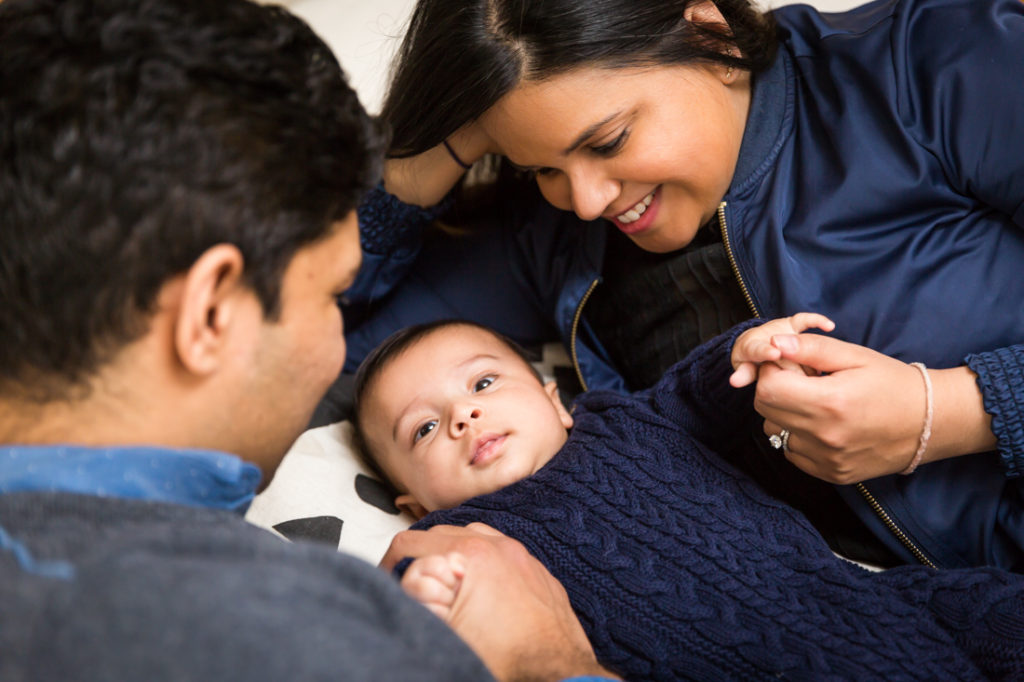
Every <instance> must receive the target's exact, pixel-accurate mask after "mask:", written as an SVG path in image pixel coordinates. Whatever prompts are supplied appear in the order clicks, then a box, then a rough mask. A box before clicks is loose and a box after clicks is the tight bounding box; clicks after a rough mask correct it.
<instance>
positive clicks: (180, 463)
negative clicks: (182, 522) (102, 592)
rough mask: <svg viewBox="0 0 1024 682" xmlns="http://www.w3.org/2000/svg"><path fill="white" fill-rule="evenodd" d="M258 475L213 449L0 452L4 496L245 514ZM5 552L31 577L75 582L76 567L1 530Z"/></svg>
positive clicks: (16, 448) (19, 448)
mask: <svg viewBox="0 0 1024 682" xmlns="http://www.w3.org/2000/svg"><path fill="white" fill-rule="evenodd" d="M259 482H260V470H259V469H258V468H257V467H255V466H253V465H252V464H249V463H248V462H243V461H242V460H241V459H239V458H238V457H235V456H234V455H228V454H224V453H221V452H213V451H209V450H173V449H170V448H157V447H144V446H124V447H106V448H96V447H84V446H80V445H9V446H4V447H0V495H3V494H6V493H16V492H61V493H75V494H79V495H95V496H98V497H116V498H123V499H131V500H149V501H152V502H167V503H171V504H183V505H188V506H195V507H208V508H211V509H225V510H228V511H233V512H236V513H238V514H244V513H245V511H246V510H247V509H248V508H249V504H250V503H251V502H252V500H253V497H255V496H256V488H257V486H258V485H259ZM0 548H2V549H4V550H7V551H10V552H11V553H12V554H13V555H14V556H15V558H16V559H17V560H18V562H19V563H20V564H21V566H22V568H23V569H24V570H26V571H28V572H31V573H36V574H38V575H44V576H48V577H51V578H56V579H60V580H71V579H73V577H74V575H75V569H74V566H72V565H71V564H69V563H68V562H66V561H59V560H57V561H41V560H37V559H36V558H35V557H33V556H32V553H31V552H29V550H28V549H27V548H26V547H25V546H24V545H22V544H21V543H20V542H19V541H18V540H17V539H16V538H14V537H13V536H11V535H10V534H9V533H8V532H7V531H6V530H5V529H4V528H3V527H2V526H0Z"/></svg>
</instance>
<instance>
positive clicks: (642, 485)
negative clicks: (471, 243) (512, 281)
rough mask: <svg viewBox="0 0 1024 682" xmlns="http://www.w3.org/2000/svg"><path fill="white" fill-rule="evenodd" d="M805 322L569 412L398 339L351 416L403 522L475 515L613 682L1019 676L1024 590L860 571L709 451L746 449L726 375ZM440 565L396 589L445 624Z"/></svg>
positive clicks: (496, 369) (488, 353) (448, 352)
mask: <svg viewBox="0 0 1024 682" xmlns="http://www.w3.org/2000/svg"><path fill="white" fill-rule="evenodd" d="M812 327H814V328H820V329H823V330H826V331H828V330H831V328H832V324H831V322H830V321H829V320H827V319H826V318H824V317H821V316H818V315H813V314H807V313H802V314H799V315H795V316H793V317H790V318H784V319H780V320H774V321H771V322H767V323H764V324H759V323H757V322H751V323H747V324H745V325H741V326H740V327H737V328H736V329H734V330H732V331H731V332H729V333H727V334H725V335H723V336H721V337H719V338H717V339H714V340H712V341H710V342H708V343H707V344H705V345H704V346H702V347H700V348H698V349H696V350H695V351H694V352H693V353H692V354H691V355H690V356H688V357H687V358H686V359H685V360H683V361H682V362H680V363H679V364H677V365H676V366H674V367H673V368H672V369H670V370H669V371H668V372H667V373H666V374H665V376H664V377H663V379H662V380H661V381H659V382H658V384H656V385H655V386H654V387H652V388H651V389H648V390H645V391H641V392H639V393H636V394H634V395H632V396H625V395H621V394H617V393H612V392H607V391H595V392H591V393H588V394H584V395H582V396H580V397H579V398H578V400H577V404H576V405H575V407H574V410H573V412H572V413H571V414H570V413H569V412H568V411H567V410H566V409H565V408H564V407H563V406H562V403H561V402H560V400H559V398H558V394H557V391H556V388H555V386H554V384H553V383H548V384H544V383H542V381H541V380H540V378H539V377H538V375H537V374H536V372H535V371H534V370H533V368H532V367H531V366H530V364H529V363H528V361H527V360H526V358H525V357H523V355H522V353H521V352H520V351H519V350H518V349H517V348H516V347H515V346H514V344H512V343H510V342H509V341H508V340H506V339H504V338H502V337H500V336H499V335H497V334H495V333H493V332H491V331H489V330H487V329H484V328H482V327H479V326H476V325H474V324H470V323H466V322H442V323H436V324H431V325H424V326H419V327H414V328H410V329H407V330H403V331H401V332H398V333H397V334H396V335H394V336H392V337H391V338H390V339H388V340H387V341H385V343H384V344H383V345H382V346H381V347H380V348H378V349H377V350H376V351H375V352H374V353H373V354H371V355H370V356H369V357H368V358H367V359H366V361H365V362H364V363H363V366H362V367H360V370H359V373H358V374H357V378H356V416H355V419H354V421H355V423H356V427H357V433H358V434H359V436H360V438H361V441H362V447H363V449H364V451H365V452H366V453H367V455H368V456H369V457H370V458H371V461H372V462H374V463H375V466H376V468H377V470H378V472H379V473H380V474H382V475H383V476H384V477H385V478H386V479H387V480H388V481H390V482H391V484H392V485H394V487H395V489H396V493H397V495H396V503H397V504H398V505H399V506H401V507H402V508H404V509H406V510H409V511H410V512H412V513H413V514H414V515H416V516H417V517H420V518H421V520H420V522H419V523H418V524H417V526H416V527H420V528H426V527H429V526H432V525H437V524H454V525H467V524H468V523H471V522H474V521H480V522H483V523H486V524H488V525H490V526H492V527H494V528H496V529H497V530H499V531H501V532H503V533H505V534H507V535H510V536H512V537H514V538H516V539H518V540H519V541H520V542H522V543H523V544H524V545H525V546H526V547H527V549H528V550H530V552H531V553H533V554H534V555H535V556H536V557H537V558H538V559H540V560H541V562H543V563H544V564H545V565H546V566H547V567H548V570H549V571H551V573H552V574H553V575H554V576H555V577H556V578H558V579H559V580H560V581H561V582H562V584H563V585H564V586H565V588H566V591H567V592H568V594H569V597H570V600H571V601H572V603H573V607H574V608H575V609H576V611H577V613H578V615H579V617H580V621H581V622H582V624H583V626H584V629H585V630H586V631H587V634H588V636H589V637H590V639H591V642H592V643H593V645H594V649H595V651H596V652H597V655H598V658H599V660H600V661H601V662H602V663H603V664H604V665H605V666H607V667H609V668H610V669H613V670H616V671H618V672H619V673H620V674H622V675H624V676H625V677H627V678H639V679H679V678H682V677H697V678H707V679H720V678H738V677H761V676H765V677H767V676H780V677H790V676H797V677H802V678H813V679H818V678H821V677H839V678H858V679H866V678H874V679H895V678H900V679H917V678H922V679H942V678H955V679H983V678H984V677H985V676H986V675H992V674H994V673H999V672H1000V671H1001V670H1009V669H1011V668H1012V669H1013V670H1015V671H1017V672H1024V653H1021V652H1024V624H1021V623H1020V619H1019V618H1018V619H1017V620H1016V624H1015V626H1014V627H1010V628H1007V627H1005V624H1002V623H998V621H999V620H1000V619H1004V620H1005V618H1006V617H1007V615H1008V614H1009V615H1012V614H1013V613H1020V612H1021V609H1022V608H1024V578H1021V577H1019V576H1015V575H1013V574H1009V573H1003V572H998V571H992V570H987V569H978V570H971V571H948V572H944V573H935V572H934V571H932V570H930V569H925V568H922V567H902V568H899V569H893V570H890V571H886V572H884V573H872V572H869V571H866V570H864V569H862V568H860V567H858V566H855V565H853V564H850V563H848V562H846V561H844V560H842V559H839V558H837V557H836V556H835V555H834V554H833V553H832V552H831V551H830V550H829V548H828V546H827V545H826V544H825V542H824V541H823V540H822V538H821V537H820V536H819V535H818V534H817V532H816V531H815V530H814V529H813V527H811V525H810V524H809V523H808V522H807V521H806V519H805V518H803V516H802V515H801V514H799V512H797V511H795V510H793V509H792V508H789V507H787V506H785V505H782V504H781V503H779V502H778V501H777V500H775V499H773V498H771V497H769V496H768V495H767V494H766V493H764V492H763V491H762V490H761V489H760V488H759V487H758V486H757V485H756V484H755V483H754V482H752V481H751V480H750V479H748V478H746V477H745V476H744V475H743V474H741V473H740V472H738V471H737V470H735V469H734V468H732V467H731V466H729V465H728V464H727V463H726V462H725V461H724V460H723V459H722V458H721V457H719V456H718V453H726V452H729V451H732V450H735V449H736V448H750V447H755V442H756V440H755V439H757V440H761V441H763V440H764V436H763V432H761V423H762V420H761V419H760V417H759V416H758V415H757V414H756V412H754V410H753V406H752V395H751V390H750V389H749V388H746V389H743V390H737V389H736V388H735V387H733V386H731V385H730V379H731V381H732V383H733V384H736V385H737V386H742V385H747V384H749V383H751V382H752V381H753V379H754V378H755V376H756V371H755V369H754V367H755V366H756V365H757V364H758V363H763V362H773V361H776V360H777V359H778V357H779V355H778V351H777V349H775V348H774V346H772V345H771V337H772V336H774V335H776V334H795V333H801V332H803V331H805V330H807V329H810V328H812ZM735 368H738V369H735ZM570 429H571V432H570V431H569V430H570ZM460 573H461V568H460V558H459V557H458V556H457V555H450V556H446V557H435V558H433V559H431V560H428V561H422V562H419V563H417V564H416V565H415V567H414V569H413V570H411V571H409V573H408V574H407V575H406V576H405V577H404V579H403V585H404V586H405V587H406V589H407V590H408V591H409V592H410V593H411V594H412V595H413V596H414V597H417V598H418V599H420V601H422V602H423V603H424V604H425V605H426V606H427V607H428V608H431V609H432V610H433V611H434V612H435V613H437V614H438V615H439V616H440V617H442V618H445V617H446V616H447V615H448V606H449V605H450V604H451V603H452V600H453V598H454V595H455V594H456V592H457V591H458V589H459V584H460V577H461V576H460ZM958 609H960V610H958ZM993 623H996V625H992V624H993ZM999 628H1002V630H1000V629H999ZM985 647H988V648H987V649H986V648H985ZM996 650H998V651H999V654H993V653H992V652H993V651H996ZM984 652H988V653H984ZM1008 666H1009V667H1008ZM1013 666H1018V667H1013Z"/></svg>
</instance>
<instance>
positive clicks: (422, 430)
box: [412, 420, 437, 443]
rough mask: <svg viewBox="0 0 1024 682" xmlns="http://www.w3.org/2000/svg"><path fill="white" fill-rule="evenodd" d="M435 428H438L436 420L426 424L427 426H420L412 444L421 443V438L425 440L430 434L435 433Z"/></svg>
mask: <svg viewBox="0 0 1024 682" xmlns="http://www.w3.org/2000/svg"><path fill="white" fill-rule="evenodd" d="M435 427H437V421H436V420H431V421H429V422H426V423H425V424H423V425H422V426H420V428H418V429H416V435H415V436H413V439H412V442H413V443H417V442H419V440H420V438H423V437H424V436H426V435H427V434H428V433H430V432H431V431H433V430H434V428H435Z"/></svg>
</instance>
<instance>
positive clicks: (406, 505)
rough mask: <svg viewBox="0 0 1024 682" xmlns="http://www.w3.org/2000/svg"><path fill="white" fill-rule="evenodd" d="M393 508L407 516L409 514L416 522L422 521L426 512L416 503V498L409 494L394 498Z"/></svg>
mask: <svg viewBox="0 0 1024 682" xmlns="http://www.w3.org/2000/svg"><path fill="white" fill-rule="evenodd" d="M395 506H396V507H398V508H399V509H401V510H402V511H404V512H405V513H407V514H411V515H412V517H413V518H414V519H416V520H419V519H422V518H423V517H424V516H426V515H427V513H428V512H427V510H426V508H424V506H423V505H422V504H420V503H419V502H417V501H416V498H415V497H413V496H412V495H410V494H409V493H402V494H401V495H399V496H398V497H396V498H395Z"/></svg>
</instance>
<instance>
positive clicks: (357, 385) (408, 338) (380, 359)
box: [352, 319, 544, 495]
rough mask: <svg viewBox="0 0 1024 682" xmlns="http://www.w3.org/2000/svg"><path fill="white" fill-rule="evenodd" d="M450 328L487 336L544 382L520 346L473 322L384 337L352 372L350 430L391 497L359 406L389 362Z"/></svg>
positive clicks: (360, 452)
mask: <svg viewBox="0 0 1024 682" xmlns="http://www.w3.org/2000/svg"><path fill="white" fill-rule="evenodd" d="M450 327H470V328H472V329H480V330H482V331H485V332H487V333H488V334H490V335H491V336H493V337H494V338H496V339H497V340H498V341H500V342H501V343H503V344H504V345H505V346H507V347H508V348H509V349H510V350H511V351H513V352H514V353H515V354H516V355H518V356H519V358H520V359H521V360H522V361H523V364H525V365H526V366H527V367H528V368H529V369H530V371H531V372H533V375H534V376H535V377H537V381H539V382H540V383H541V384H543V383H544V378H543V377H542V376H541V374H540V372H538V371H537V368H536V367H534V366H533V364H532V362H531V360H530V356H529V355H527V354H526V351H525V350H523V347H522V346H520V345H519V344H518V343H516V342H515V341H513V340H512V339H510V338H508V337H507V336H505V335H504V334H502V333H500V332H497V331H495V330H493V329H491V328H490V327H487V326H484V325H482V324H477V323H476V322H470V321H469V320H456V319H446V320H435V321H433V322H424V323H421V324H414V325H412V326H409V327H405V328H403V329H399V330H398V331H397V332H394V333H393V334H391V335H390V336H388V337H387V338H386V339H384V340H383V341H382V342H381V343H380V344H379V345H378V346H377V347H376V348H374V349H373V350H372V351H370V354H369V355H367V356H366V359H364V360H363V361H362V362H361V363H360V364H359V368H358V369H357V370H356V376H355V380H354V382H353V403H352V427H353V440H354V444H355V449H356V452H357V453H358V455H359V457H360V458H361V459H362V461H363V463H364V464H365V465H366V466H367V468H368V469H369V470H370V471H371V472H372V473H373V474H374V475H376V476H377V477H378V478H379V479H380V480H381V482H383V483H384V484H386V485H387V486H389V488H390V492H391V493H393V495H397V493H398V492H399V491H398V488H397V486H396V485H395V481H393V480H391V477H390V476H388V474H387V473H386V472H385V471H384V470H383V468H381V466H380V462H379V461H378V459H377V457H376V455H375V454H374V452H373V451H372V450H371V449H370V447H369V445H368V443H367V441H366V430H365V428H363V402H364V401H365V399H366V394H367V392H368V390H369V388H370V386H371V385H372V384H373V381H374V380H375V379H376V378H377V377H378V376H380V374H381V372H383V371H384V369H385V368H386V367H387V366H388V365H389V364H391V361H392V360H394V359H395V358H397V357H398V356H399V355H401V354H402V353H403V352H404V351H405V350H406V349H408V348H411V347H412V346H414V345H415V344H417V343H419V342H420V341H422V340H423V339H424V338H426V337H427V336H430V335H431V334H433V333H434V332H437V331H440V330H442V329H448V328H450Z"/></svg>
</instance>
